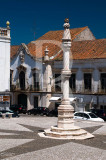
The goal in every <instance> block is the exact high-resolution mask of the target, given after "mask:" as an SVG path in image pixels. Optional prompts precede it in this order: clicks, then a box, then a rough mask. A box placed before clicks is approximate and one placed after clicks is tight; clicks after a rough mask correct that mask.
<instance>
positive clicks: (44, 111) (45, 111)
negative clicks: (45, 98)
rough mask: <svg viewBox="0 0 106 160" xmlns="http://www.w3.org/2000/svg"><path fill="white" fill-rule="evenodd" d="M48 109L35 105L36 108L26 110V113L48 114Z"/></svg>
mask: <svg viewBox="0 0 106 160" xmlns="http://www.w3.org/2000/svg"><path fill="white" fill-rule="evenodd" d="M49 112H50V111H49V109H48V108H46V107H37V108H33V109H30V110H28V111H27V113H28V114H29V115H30V114H34V115H36V114H38V115H46V116H49Z"/></svg>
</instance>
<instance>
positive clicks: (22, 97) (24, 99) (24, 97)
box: [18, 94, 27, 108]
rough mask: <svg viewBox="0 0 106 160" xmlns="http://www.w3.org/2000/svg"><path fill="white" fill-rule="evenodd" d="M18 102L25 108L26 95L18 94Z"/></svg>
mask: <svg viewBox="0 0 106 160" xmlns="http://www.w3.org/2000/svg"><path fill="white" fill-rule="evenodd" d="M18 104H22V105H23V106H24V107H25V108H27V95H26V94H19V95H18Z"/></svg>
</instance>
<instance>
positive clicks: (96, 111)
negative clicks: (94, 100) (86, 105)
mask: <svg viewBox="0 0 106 160" xmlns="http://www.w3.org/2000/svg"><path fill="white" fill-rule="evenodd" d="M90 112H92V113H94V114H95V115H97V116H98V117H100V118H102V119H104V121H106V111H105V110H103V109H90Z"/></svg>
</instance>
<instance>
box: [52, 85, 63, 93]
mask: <svg viewBox="0 0 106 160" xmlns="http://www.w3.org/2000/svg"><path fill="white" fill-rule="evenodd" d="M51 92H53V93H55V92H56V93H59V92H61V87H59V86H55V85H54V86H52V87H51Z"/></svg>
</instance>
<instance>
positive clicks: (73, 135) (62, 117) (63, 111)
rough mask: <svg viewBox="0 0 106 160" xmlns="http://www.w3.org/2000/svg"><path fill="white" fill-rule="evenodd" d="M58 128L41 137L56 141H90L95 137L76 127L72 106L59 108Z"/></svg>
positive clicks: (46, 132)
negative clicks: (89, 139)
mask: <svg viewBox="0 0 106 160" xmlns="http://www.w3.org/2000/svg"><path fill="white" fill-rule="evenodd" d="M57 124H58V126H51V128H50V129H46V130H44V132H43V133H39V136H41V137H45V138H54V139H79V140H81V139H88V138H93V137H94V136H93V135H92V134H90V133H88V132H87V131H85V130H84V129H81V128H80V127H78V126H75V125H74V120H73V107H72V106H71V105H65V106H64V105H60V106H59V108H58V123H57Z"/></svg>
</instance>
